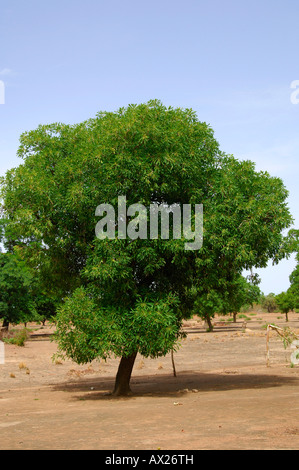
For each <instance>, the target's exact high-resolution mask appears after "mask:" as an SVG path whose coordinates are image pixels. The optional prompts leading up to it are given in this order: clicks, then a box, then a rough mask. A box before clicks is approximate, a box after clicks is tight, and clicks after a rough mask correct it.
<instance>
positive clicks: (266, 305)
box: [261, 292, 277, 313]
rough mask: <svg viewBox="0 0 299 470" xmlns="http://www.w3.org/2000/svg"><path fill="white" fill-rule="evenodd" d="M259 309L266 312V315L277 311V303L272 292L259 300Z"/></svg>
mask: <svg viewBox="0 0 299 470" xmlns="http://www.w3.org/2000/svg"><path fill="white" fill-rule="evenodd" d="M261 307H262V308H263V309H265V310H267V312H268V313H272V312H275V310H276V309H277V302H276V298H275V294H273V292H270V294H268V295H266V296H265V295H264V296H263V297H262V298H261Z"/></svg>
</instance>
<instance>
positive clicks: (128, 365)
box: [113, 352, 137, 396]
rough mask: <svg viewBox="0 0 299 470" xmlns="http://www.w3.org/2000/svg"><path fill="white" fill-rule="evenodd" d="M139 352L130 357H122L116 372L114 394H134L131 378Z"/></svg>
mask: <svg viewBox="0 0 299 470" xmlns="http://www.w3.org/2000/svg"><path fill="white" fill-rule="evenodd" d="M136 356H137V352H135V353H133V354H132V355H131V356H129V357H124V356H123V357H122V358H121V360H120V363H119V366H118V371H117V374H116V379H115V385H114V390H113V395H114V396H128V395H131V394H132V391H131V388H130V379H131V374H132V370H133V367H134V362H135V359H136Z"/></svg>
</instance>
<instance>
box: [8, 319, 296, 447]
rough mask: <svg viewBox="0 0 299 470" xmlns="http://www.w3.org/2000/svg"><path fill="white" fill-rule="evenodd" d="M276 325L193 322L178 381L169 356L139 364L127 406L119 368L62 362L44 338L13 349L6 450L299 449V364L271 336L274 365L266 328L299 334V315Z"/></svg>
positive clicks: (10, 353) (178, 363)
mask: <svg viewBox="0 0 299 470" xmlns="http://www.w3.org/2000/svg"><path fill="white" fill-rule="evenodd" d="M277 317H278V315H277V314H275V315H274V316H272V317H270V316H269V315H263V316H261V314H258V315H256V316H252V319H251V320H250V321H249V322H248V323H247V328H246V330H244V328H243V327H244V325H243V324H242V320H238V322H237V324H236V325H233V324H229V323H222V322H221V323H220V324H218V326H216V327H215V330H214V332H213V333H207V332H206V331H205V329H204V328H203V325H202V323H201V322H196V321H193V322H189V323H188V324H186V329H187V331H188V336H187V339H186V340H184V341H183V343H182V347H181V349H180V351H179V352H178V353H176V354H175V365H176V370H177V377H174V376H173V371H172V364H171V358H170V356H167V357H165V358H161V359H157V360H148V359H144V358H142V357H137V360H136V364H135V368H134V371H133V377H132V389H133V391H134V396H133V397H130V398H122V399H120V398H119V399H116V398H112V397H111V396H109V395H108V392H109V391H111V389H112V388H113V382H114V377H115V374H116V370H117V366H118V360H114V359H113V360H109V361H108V362H107V363H104V362H93V363H92V364H91V365H90V366H78V365H76V364H74V363H72V362H71V361H66V362H63V363H54V362H52V359H51V357H52V354H53V353H54V352H55V351H56V346H55V344H54V343H52V342H50V341H49V339H48V338H44V339H43V337H42V336H41V337H36V339H34V340H30V341H28V342H27V343H26V345H25V347H17V346H13V345H9V344H6V345H5V364H4V365H0V429H1V430H2V433H1V440H0V441H1V442H0V449H1V450H3V449H13V450H14V449H36V450H37V449H105V450H123V449H125V450H135V449H136V450H140V449H148V450H156V449H161V450H163V449H164V450H167V449H169V450H170V449H173V450H193V449H194V450H196V449H298V448H299V393H298V392H299V366H295V367H290V361H289V359H290V350H285V349H284V347H283V344H282V341H281V340H280V339H279V338H278V337H277V335H276V334H275V333H273V334H272V335H271V339H270V367H266V360H265V348H266V340H265V329H264V328H263V325H264V324H265V318H266V321H275V324H277V325H280V326H286V325H288V326H290V327H292V328H296V329H297V330H298V328H299V314H292V315H290V321H289V323H288V324H286V323H284V320H283V317H282V316H280V317H279V319H277ZM259 318H261V319H260V320H259ZM248 327H249V328H248ZM48 332H50V331H48V330H47V329H43V330H40V331H37V332H35V333H36V334H37V333H48Z"/></svg>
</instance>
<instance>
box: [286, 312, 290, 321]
mask: <svg viewBox="0 0 299 470" xmlns="http://www.w3.org/2000/svg"><path fill="white" fill-rule="evenodd" d="M286 321H289V316H288V312H286Z"/></svg>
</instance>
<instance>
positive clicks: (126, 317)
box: [2, 101, 292, 394]
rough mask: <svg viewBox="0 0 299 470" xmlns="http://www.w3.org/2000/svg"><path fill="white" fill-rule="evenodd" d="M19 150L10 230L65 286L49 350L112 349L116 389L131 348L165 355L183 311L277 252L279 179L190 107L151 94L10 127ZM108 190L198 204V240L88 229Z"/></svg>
mask: <svg viewBox="0 0 299 470" xmlns="http://www.w3.org/2000/svg"><path fill="white" fill-rule="evenodd" d="M19 156H20V157H21V158H22V159H23V163H22V164H21V165H20V166H19V167H18V168H16V169H14V170H11V171H9V172H8V173H7V175H6V177H5V180H4V181H3V185H2V195H3V199H4V211H5V214H6V216H7V217H8V218H9V221H10V223H9V231H10V238H11V239H12V240H13V243H14V247H15V250H16V251H17V252H18V253H20V255H21V256H22V257H23V258H24V259H26V262H27V263H29V264H30V265H31V266H32V267H35V268H37V267H38V269H39V272H40V276H41V279H43V280H44V282H45V283H46V284H47V286H48V287H51V289H52V290H53V291H54V292H56V293H57V292H59V293H60V294H59V295H60V296H61V298H65V303H64V305H63V306H62V307H61V308H60V310H59V314H58V319H57V341H58V347H59V349H60V350H61V351H62V352H64V353H65V354H66V355H67V356H68V357H71V358H73V359H75V360H76V361H78V362H87V361H90V360H92V359H94V358H96V357H104V358H106V357H109V356H110V355H116V356H119V357H121V358H122V359H121V362H120V368H119V371H118V374H117V380H116V385H115V393H116V394H117V393H128V392H129V379H130V375H131V371H132V367H133V364H134V360H135V357H136V354H137V352H140V353H141V354H143V355H144V356H149V357H157V356H159V355H163V354H166V353H167V352H168V351H170V350H171V349H173V348H174V347H176V345H177V343H178V340H179V338H180V335H181V325H182V320H183V318H188V317H189V316H190V315H192V314H193V313H200V314H204V313H205V314H208V315H212V314H213V313H214V312H215V311H216V310H215V308H216V307H217V304H218V299H221V298H222V297H223V295H224V294H225V292H226V290H227V288H228V286H229V284H230V283H231V282H232V280H233V279H234V277H235V276H236V275H237V274H241V272H242V271H243V269H250V268H252V267H254V266H257V267H263V266H266V264H267V262H268V260H269V259H275V258H279V257H281V256H282V254H281V247H282V244H283V240H284V239H283V236H282V230H283V229H284V228H286V227H289V225H290V224H291V221H292V218H291V215H290V213H289V210H288V207H287V204H286V197H287V191H286V189H285V187H284V185H283V182H282V181H281V180H280V179H279V178H274V177H271V176H270V175H269V174H268V173H266V172H257V171H256V170H255V167H254V164H253V163H252V162H250V161H238V160H236V159H235V158H234V157H233V156H230V155H225V154H224V153H223V152H221V151H220V149H219V145H218V142H217V141H216V140H215V138H214V135H213V130H212V129H211V127H210V126H209V125H207V124H206V123H205V122H200V121H199V120H198V118H197V116H196V114H195V113H194V111H192V110H190V109H185V110H184V109H180V108H176V109H173V108H171V107H169V108H166V107H165V106H163V105H162V104H161V103H160V102H159V101H150V102H148V103H146V104H141V105H130V106H128V107H127V108H121V109H119V110H118V111H116V112H101V113H99V114H98V115H97V116H96V118H95V119H90V120H88V121H86V122H83V123H80V124H78V125H73V126H70V125H65V124H52V125H45V126H39V127H38V128H37V129H36V130H34V131H30V132H27V133H25V134H23V135H22V136H21V139H20V148H19ZM119 196H125V197H126V200H127V206H130V205H131V204H135V203H141V204H143V205H144V206H146V207H149V205H150V204H152V203H159V204H164V205H165V204H167V205H168V206H170V205H172V204H177V205H179V206H180V207H182V205H183V204H192V205H194V204H203V208H204V234H203V235H204V243H203V247H202V248H201V249H200V250H186V249H185V242H186V238H184V236H182V237H181V239H175V238H173V237H171V238H170V239H168V240H164V239H162V238H161V236H160V237H159V238H158V239H154V240H153V239H149V238H147V239H139V238H137V239H135V240H132V239H128V238H127V239H121V238H119V237H118V236H117V235H118V231H119V229H120V227H119V226H118V223H117V220H116V226H115V228H116V239H115V240H108V239H104V240H99V239H97V238H96V237H95V226H96V224H97V222H98V220H99V219H98V217H96V215H95V209H96V207H97V206H98V205H99V204H101V203H109V204H111V205H113V206H114V207H115V209H117V201H118V197H119ZM128 219H129V220H130V218H128ZM193 221H194V220H193ZM285 254H286V253H284V254H283V255H285Z"/></svg>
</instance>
